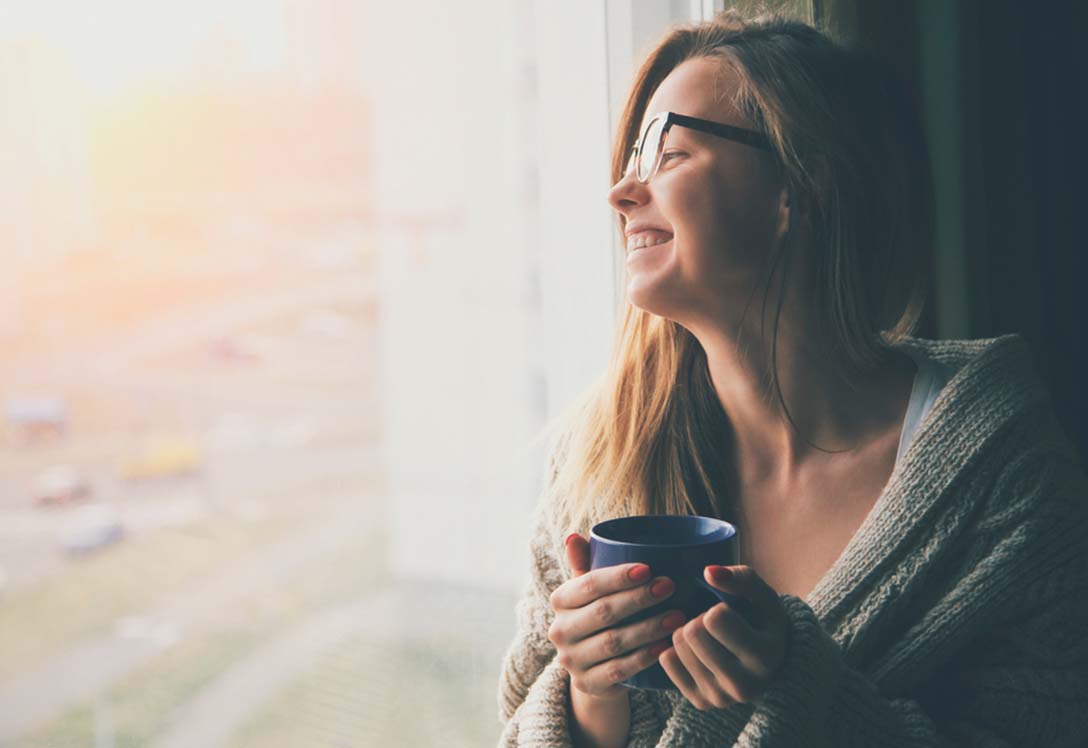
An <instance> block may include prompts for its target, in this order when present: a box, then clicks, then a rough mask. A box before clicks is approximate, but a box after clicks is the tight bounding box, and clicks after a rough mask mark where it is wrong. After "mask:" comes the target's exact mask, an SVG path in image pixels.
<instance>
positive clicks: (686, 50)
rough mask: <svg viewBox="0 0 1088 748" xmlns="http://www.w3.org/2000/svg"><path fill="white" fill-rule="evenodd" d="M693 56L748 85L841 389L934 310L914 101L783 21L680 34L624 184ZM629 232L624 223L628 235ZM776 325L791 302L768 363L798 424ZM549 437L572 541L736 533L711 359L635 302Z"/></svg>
mask: <svg viewBox="0 0 1088 748" xmlns="http://www.w3.org/2000/svg"><path fill="white" fill-rule="evenodd" d="M692 58H712V59H719V60H721V62H722V64H723V65H727V66H729V67H730V68H731V69H732V70H733V71H734V72H735V74H736V76H737V78H738V79H739V89H738V92H737V95H736V98H735V100H734V104H735V105H736V106H737V108H738V110H739V111H740V112H741V113H742V114H743V115H745V116H746V117H747V118H748V119H749V121H750V122H751V123H753V126H754V127H755V128H756V129H757V130H759V131H761V132H763V133H764V134H765V135H766V136H767V137H768V138H769V139H770V141H771V143H772V144H773V147H774V150H775V154H776V157H777V159H778V162H779V166H780V169H781V174H782V177H783V179H784V182H785V185H786V186H787V187H788V189H789V190H790V193H791V195H792V197H793V199H795V200H798V201H799V204H800V205H803V206H804V208H803V209H802V210H801V214H802V215H803V216H804V220H805V221H806V227H805V228H806V229H807V233H806V235H807V237H808V238H809V241H808V242H807V243H806V245H805V247H803V249H804V251H806V252H810V253H812V254H811V257H810V260H811V263H812V265H811V266H812V267H813V269H814V278H813V280H814V289H813V293H814V296H813V314H814V315H815V316H816V317H817V325H818V329H819V330H820V331H821V332H822V334H823V338H822V340H825V341H827V342H828V344H829V354H830V355H831V357H832V359H833V360H834V361H835V363H836V365H837V366H838V368H839V371H840V372H841V373H842V375H843V376H844V377H845V378H847V379H848V380H853V379H855V378H856V377H858V376H864V374H865V372H868V371H871V370H873V369H874V368H876V367H878V366H880V365H881V364H882V363H883V362H884V361H885V360H886V357H887V356H888V351H889V347H890V345H891V344H893V343H894V342H895V341H897V340H899V339H901V338H902V337H903V336H906V335H909V334H911V332H912V331H913V330H914V329H915V326H916V325H917V322H918V319H919V316H920V314H921V310H922V306H923V303H924V299H925V284H926V278H927V275H926V268H927V265H926V262H927V258H928V252H929V248H930V244H931V242H932V231H933V229H932V223H933V218H932V214H933V208H932V203H931V201H932V197H931V195H932V190H931V188H930V174H929V166H928V158H927V155H926V147H925V143H924V138H923V136H922V131H921V126H920V124H919V122H918V118H917V114H916V112H915V111H914V107H913V105H912V102H911V100H910V97H909V95H908V93H907V92H906V89H905V88H904V87H903V86H902V84H901V83H900V82H899V81H898V79H897V78H896V77H895V76H894V75H893V74H892V73H891V71H890V68H889V67H888V66H886V65H883V64H882V63H880V61H879V60H876V59H873V58H871V57H870V56H868V55H866V54H864V53H862V52H860V51H857V50H852V49H848V48H846V47H844V46H842V45H840V44H838V43H836V42H834V41H832V40H831V39H830V38H829V37H828V36H826V35H825V34H823V33H821V32H820V31H818V30H816V29H815V28H813V27H811V26H809V25H807V24H804V23H801V22H799V21H794V20H789V19H787V18H784V17H781V16H777V15H764V16H760V17H757V18H754V19H750V20H746V19H744V18H743V17H741V16H740V14H738V13H737V12H735V11H725V12H723V13H721V14H719V15H718V16H717V17H716V18H714V19H713V20H711V21H707V22H704V23H699V24H688V25H682V26H677V27H674V28H673V29H671V30H670V31H669V33H668V34H667V35H666V36H665V37H664V39H662V41H661V42H660V43H659V44H658V45H657V46H656V47H655V48H654V49H653V50H652V51H651V52H650V54H649V56H648V58H647V59H646V61H645V62H644V63H643V65H642V66H641V68H640V69H639V70H638V73H637V75H636V77H635V81H634V84H633V86H632V90H631V93H630V95H629V97H628V99H627V104H626V107H625V109H624V112H623V116H622V119H621V122H620V126H619V129H618V132H617V135H616V139H615V142H614V144H613V152H612V183H613V184H614V183H616V182H618V181H619V180H620V179H621V178H622V177H623V174H624V170H625V166H626V159H627V156H628V154H629V153H630V151H631V148H632V146H633V145H634V143H635V141H636V139H637V138H638V136H639V127H640V124H641V121H642V118H643V114H644V111H645V108H646V105H647V103H648V101H649V99H650V98H651V96H652V95H653V93H654V92H655V91H656V89H657V88H658V86H659V85H660V84H661V82H662V81H663V80H664V79H665V77H666V76H667V75H668V74H669V73H670V72H671V71H672V70H673V69H674V68H676V67H677V66H678V65H680V64H681V63H682V62H684V61H686V60H689V59H692ZM624 225H625V220H624V218H623V216H620V217H619V229H620V232H621V235H622V232H623V228H624ZM783 247H784V249H783V252H782V254H783V256H776V257H773V258H772V260H771V264H770V266H771V271H770V274H769V275H768V278H767V285H766V287H765V288H764V309H763V311H762V312H761V314H764V315H765V314H766V308H765V307H766V298H767V292H768V291H769V288H770V283H771V277H772V276H773V275H774V269H775V266H777V265H778V264H779V263H781V264H782V268H783V274H782V283H783V284H784V283H785V272H786V270H785V269H786V268H788V266H789V256H788V254H789V250H790V247H789V243H788V242H787V243H784V245H783ZM782 287H783V288H784V285H783V286H782ZM780 312H781V294H780V295H779V303H778V308H777V309H776V310H775V316H774V324H773V328H772V338H771V345H770V347H769V349H768V350H769V361H768V363H769V365H770V367H769V368H770V370H771V371H772V377H773V379H772V385H773V388H774V390H775V392H777V395H778V400H779V402H780V403H781V405H782V408H783V410H784V411H785V413H786V416H787V417H789V411H788V409H787V408H786V407H785V406H786V404H785V401H784V399H783V398H782V393H781V388H780V387H779V384H778V376H777V337H778V335H777V333H778V319H779V315H780ZM790 422H791V423H792V422H793V421H792V418H790ZM795 427H796V425H795ZM548 432H549V433H551V434H552V435H553V436H554V435H556V434H558V435H559V436H558V438H555V439H553V440H552V443H551V447H550V449H551V454H552V463H551V470H550V476H549V478H550V480H549V481H548V485H547V488H546V494H545V496H544V499H545V501H547V502H554V506H553V508H554V509H558V511H559V516H562V517H565V518H566V520H565V521H566V522H567V524H568V528H569V529H579V530H580V531H583V532H584V531H585V530H586V529H588V527H589V526H590V524H591V523H592V522H595V521H599V520H600V519H604V518H608V517H613V516H620V515H623V514H688V513H694V514H703V515H708V516H719V517H725V518H727V519H735V518H734V517H732V516H731V515H732V513H733V512H732V509H731V507H730V506H729V505H728V502H727V497H726V496H724V495H723V494H724V493H726V489H727V488H728V487H729V486H731V485H732V483H731V482H730V481H731V477H732V472H731V471H732V467H731V466H730V464H729V455H730V454H731V450H730V440H731V438H732V435H731V434H732V432H731V428H730V424H729V421H728V419H727V417H726V415H725V412H724V411H723V409H722V407H721V403H720V401H719V400H718V398H717V395H716V392H715V390H714V387H713V385H712V383H711V381H710V375H709V371H708V368H707V363H706V356H705V353H704V351H703V349H702V346H701V345H700V344H699V342H698V341H697V340H696V339H695V337H694V336H693V335H692V334H691V333H690V332H689V331H688V330H686V329H685V328H683V327H682V326H680V325H679V324H677V323H675V322H673V321H671V320H669V319H666V318H663V317H659V316H656V315H654V314H651V313H649V312H646V311H644V310H642V309H639V308H638V307H635V306H634V305H632V304H627V305H626V310H625V312H624V314H623V318H622V323H621V325H620V326H619V330H618V335H617V338H616V341H615V344H614V348H613V352H612V356H611V359H610V363H609V366H608V368H607V371H606V372H604V374H603V375H602V377H601V378H600V379H599V380H598V381H597V382H596V383H595V385H594V386H593V387H592V388H590V389H589V390H588V391H587V392H586V393H585V394H584V396H583V397H582V398H581V399H580V400H579V401H578V402H577V403H575V404H574V406H573V407H572V408H570V409H569V410H568V411H567V412H566V413H564V414H562V415H561V416H560V418H559V419H557V420H556V421H555V422H553V423H552V424H551V425H550V427H549V429H548Z"/></svg>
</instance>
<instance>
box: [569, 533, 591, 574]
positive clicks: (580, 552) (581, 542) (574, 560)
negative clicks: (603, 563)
mask: <svg viewBox="0 0 1088 748" xmlns="http://www.w3.org/2000/svg"><path fill="white" fill-rule="evenodd" d="M564 544H565V545H566V547H567V563H568V564H570V569H571V574H572V575H573V576H576V577H580V576H582V575H583V574H585V573H586V572H587V571H589V543H588V542H586V539H585V538H583V537H582V536H581V535H579V534H578V533H576V532H573V533H571V534H570V535H568V536H567V539H566V540H565V541H564Z"/></svg>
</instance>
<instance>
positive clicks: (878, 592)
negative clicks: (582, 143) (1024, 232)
mask: <svg viewBox="0 0 1088 748" xmlns="http://www.w3.org/2000/svg"><path fill="white" fill-rule="evenodd" d="M881 71H882V68H881V67H880V66H878V65H876V64H875V63H874V62H873V61H872V60H867V59H865V58H863V57H861V56H860V55H858V54H857V53H854V52H850V51H847V50H845V49H843V48H841V47H839V46H837V45H835V44H834V43H832V42H831V41H829V40H828V39H827V38H826V37H824V36H823V35H821V34H820V33H819V32H817V31H815V30H813V29H812V28H810V27H808V26H805V25H803V24H799V23H795V22H789V21H785V20H782V19H777V18H770V17H766V18H761V19H756V20H754V21H752V22H745V21H743V20H742V19H741V18H740V17H739V16H737V15H735V14H733V13H725V14H722V15H721V16H719V17H718V18H717V19H715V20H714V21H713V22H709V23H706V24H701V25H698V26H692V27H682V28H678V29H676V30H674V31H673V32H671V33H670V34H669V35H668V36H667V37H666V38H665V39H664V40H663V41H662V42H661V44H660V45H659V46H658V47H657V48H656V49H655V50H654V51H653V52H652V53H651V54H650V56H649V58H648V60H647V61H646V62H645V64H644V65H643V67H642V68H641V70H640V72H639V74H638V76H637V78H636V81H635V84H634V87H633V91H632V93H631V96H630V98H629V101H628V105H627V108H626V111H625V114H624V119H623V124H622V126H621V128H620V132H619V137H618V141H617V148H616V150H615V157H614V159H613V176H614V178H615V186H614V187H613V188H612V190H611V192H610V194H609V202H610V203H611V205H612V207H613V208H614V209H615V210H616V211H617V214H618V217H619V221H620V226H621V229H622V230H623V231H624V234H625V236H626V238H627V270H628V287H627V296H628V301H629V302H630V303H629V305H628V308H627V311H626V317H625V319H624V322H623V327H622V330H621V334H620V337H619V340H618V343H617V348H616V351H615V354H614V356H613V360H612V364H611V366H610V369H609V371H608V373H607V375H606V377H605V378H604V379H603V380H602V381H601V383H600V385H599V386H598V387H597V388H595V389H594V390H593V391H592V392H590V393H589V394H588V396H587V399H586V400H585V401H584V402H583V403H582V404H581V405H580V406H579V407H578V408H577V409H576V410H575V411H574V412H573V414H572V416H571V417H570V419H569V420H568V421H566V422H565V424H564V429H563V438H562V439H561V440H560V442H559V444H558V445H557V446H556V447H555V450H554V452H553V455H554V456H553V471H552V472H553V474H552V480H551V481H550V483H549V486H548V490H547V493H546V495H545V496H544V499H543V501H542V502H541V506H540V511H539V512H538V516H537V518H536V519H537V521H536V527H535V531H534V536H533V540H532V548H531V551H532V578H531V580H530V584H529V587H528V589H527V591H526V593H525V596H524V597H523V599H522V600H521V601H520V603H519V605H518V621H519V630H518V633H517V636H516V638H515V640H514V642H513V644H512V645H511V647H510V650H509V652H508V654H507V656H506V658H505V661H504V663H503V675H502V681H501V683H500V689H499V702H500V707H501V710H500V716H501V718H502V719H503V721H504V722H505V730H504V732H503V736H502V739H501V744H503V745H506V746H521V745H534V746H572V745H574V746H625V745H632V746H685V748H691V747H692V746H716V747H717V746H728V745H744V746H768V747H773V748H778V746H782V747H785V746H797V745H809V744H812V745H835V746H852V745H857V746H871V745H890V746H906V745H911V746H937V745H987V746H1004V745H1009V746H1013V745H1016V746H1023V745H1046V746H1064V745H1069V746H1073V745H1077V746H1083V745H1085V744H1088V641H1086V637H1085V633H1084V632H1086V631H1088V604H1086V602H1085V597H1086V596H1085V594H1084V593H1085V592H1086V591H1088V568H1086V566H1088V490H1086V481H1085V479H1084V474H1083V472H1082V471H1081V469H1080V467H1079V465H1078V463H1077V460H1076V458H1075V456H1074V454H1073V452H1072V450H1071V448H1070V446H1069V444H1068V442H1067V441H1066V440H1065V438H1064V436H1063V435H1062V433H1061V431H1060V429H1059V428H1058V427H1057V425H1056V422H1055V420H1054V418H1053V413H1052V408H1051V406H1050V402H1049V398H1048V396H1047V393H1046V392H1045V390H1044V389H1043V388H1042V386H1041V385H1040V383H1039V381H1038V379H1037V377H1036V375H1035V374H1034V372H1033V370H1032V367H1031V361H1030V356H1029V353H1028V351H1027V348H1026V346H1025V344H1024V342H1023V341H1022V340H1021V339H1020V338H1019V337H1017V336H1005V337H1002V338H997V339H993V340H968V341H940V342H938V341H931V340H924V339H921V338H916V337H912V336H911V335H910V333H911V332H912V331H913V329H914V327H915V325H916V322H917V318H918V314H919V309H920V308H921V304H922V300H923V296H924V284H923V280H924V278H925V277H926V268H925V266H924V263H923V261H922V260H921V258H923V257H924V256H925V252H924V251H922V250H923V249H924V248H925V247H926V246H927V243H928V242H929V241H930V234H931V224H932V221H931V208H930V204H929V202H928V197H927V196H928V195H929V192H928V171H927V169H926V166H925V164H926V160H925V154H924V146H923V144H922V139H921V136H920V135H919V128H918V125H917V122H916V120H915V118H914V116H913V114H912V113H911V111H910V108H909V107H908V106H906V104H905V101H906V97H905V96H904V95H903V93H902V91H901V90H900V89H898V88H897V87H896V86H895V85H894V83H893V80H892V79H891V78H890V77H889V76H887V75H886V74H884V73H883V72H881ZM753 303H755V308H754V309H753V306H752V305H753ZM665 513H677V514H683V513H690V514H702V515H707V516H715V517H722V518H724V519H727V520H729V521H731V522H733V523H735V524H736V525H737V527H738V530H739V534H738V536H739V538H740V539H741V545H740V563H739V564H737V565H736V566H732V567H708V568H707V570H706V579H707V581H708V582H709V583H711V584H713V585H715V586H716V587H718V588H719V589H722V590H724V591H728V592H732V593H734V594H739V595H742V596H745V597H747V598H749V600H750V601H751V602H752V604H753V606H754V608H755V610H756V615H755V616H754V617H753V618H752V620H751V621H746V620H745V619H743V618H741V617H739V616H738V615H737V614H736V612H735V611H733V610H731V609H729V607H728V606H726V605H724V604H721V605H717V606H715V607H714V608H711V609H710V610H709V611H707V612H706V613H704V614H703V615H701V616H699V617H697V618H695V619H693V620H690V621H683V620H677V618H678V617H677V616H676V615H670V614H662V615H660V616H656V617H655V618H652V619H650V620H648V621H644V622H640V623H637V624H631V625H626V626H615V625H613V624H615V623H616V622H617V621H619V620H621V619H623V618H626V617H627V616H630V615H631V614H633V613H636V612H638V611H639V610H642V609H644V608H646V607H649V606H650V605H653V604H656V603H658V602H660V600H661V599H662V598H663V597H667V596H668V595H669V594H671V591H672V588H671V583H670V581H669V580H667V579H664V578H661V579H653V578H652V570H651V569H647V568H646V567H645V566H641V567H639V566H636V565H628V566H623V567H612V568H607V569H598V570H595V571H589V570H588V567H589V559H588V545H587V541H586V536H587V534H588V529H589V527H590V526H591V525H592V524H593V523H595V522H597V521H600V520H602V519H606V518H609V517H615V516H624V515H631V514H665ZM564 540H566V543H564ZM681 618H682V616H681ZM654 662H660V663H661V665H662V667H663V668H664V670H665V672H666V673H668V675H669V677H670V678H671V679H672V681H673V682H674V683H675V684H676V686H677V688H678V691H676V692H665V691H660V692H659V691H649V690H638V689H628V688H626V687H624V686H623V685H621V683H620V682H621V681H622V680H624V679H625V678H628V677H630V676H631V675H633V674H634V673H635V672H638V671H640V670H642V669H644V668H646V667H648V666H650V665H652V664H653V663H654Z"/></svg>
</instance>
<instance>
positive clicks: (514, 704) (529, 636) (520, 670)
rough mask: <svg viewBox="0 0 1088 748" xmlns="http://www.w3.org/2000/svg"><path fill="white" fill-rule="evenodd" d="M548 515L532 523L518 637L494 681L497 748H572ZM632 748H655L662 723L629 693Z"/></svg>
mask: <svg viewBox="0 0 1088 748" xmlns="http://www.w3.org/2000/svg"><path fill="white" fill-rule="evenodd" d="M556 537H557V534H556V533H554V532H553V531H552V529H551V522H549V520H548V517H547V515H546V514H545V513H544V512H543V511H542V510H541V511H538V512H537V515H536V517H535V520H534V526H533V531H532V535H531V538H530V542H529V557H530V575H529V581H528V583H527V584H526V587H525V591H524V593H523V594H522V596H521V598H520V599H519V601H518V603H517V608H516V611H517V632H516V634H515V636H514V640H513V642H512V643H511V645H510V647H509V649H508V650H507V653H506V655H505V657H504V658H503V664H502V672H501V675H500V678H499V689H498V705H499V720H500V721H501V722H502V723H503V731H502V734H501V736H500V738H499V746H500V747H501V748H516V747H518V746H530V745H531V746H534V747H535V748H573V743H572V739H571V731H570V722H569V719H570V676H569V674H568V673H567V671H566V670H565V669H564V668H563V667H562V666H561V665H560V664H559V662H558V660H556V650H555V645H553V644H552V642H551V640H550V639H548V628H549V627H550V626H551V624H552V621H553V620H554V618H555V614H554V611H553V610H552V607H551V602H550V599H549V598H550V596H551V593H552V591H553V590H555V589H556V588H557V587H558V586H559V585H560V584H562V583H563V582H564V581H565V580H566V579H568V578H569V570H568V569H567V566H566V564H565V563H561V562H560V560H559V557H558V553H559V547H560V546H559V541H557V540H556ZM630 695H631V729H630V732H629V743H628V744H629V746H631V748H651V747H652V746H654V745H656V744H657V736H659V735H660V733H661V727H662V721H661V719H660V718H659V712H658V711H657V706H656V705H655V704H654V703H653V702H652V699H651V697H650V696H649V695H648V694H646V693H643V692H641V691H637V690H634V689H632V690H631V694H630Z"/></svg>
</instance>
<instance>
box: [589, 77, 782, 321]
mask: <svg viewBox="0 0 1088 748" xmlns="http://www.w3.org/2000/svg"><path fill="white" fill-rule="evenodd" d="M736 85H737V81H736V77H735V74H734V73H733V71H732V70H731V69H730V68H729V66H728V65H727V64H725V63H724V62H723V61H721V60H715V59H708V58H698V59H693V60H688V61H686V62H684V63H683V64H681V65H679V66H677V67H676V68H675V69H674V70H673V71H672V72H671V73H670V74H669V75H668V77H666V78H665V80H664V81H662V83H661V85H660V86H659V87H658V89H657V91H655V92H654V95H653V97H652V98H651V99H650V101H649V103H648V105H647V107H646V113H645V116H644V117H643V120H642V128H645V125H646V123H647V122H648V121H649V120H650V118H651V117H653V116H654V115H655V114H657V113H659V112H666V111H671V112H676V113H678V114H687V115H690V116H694V117H701V118H703V119H708V120H713V121H715V122H721V123H724V124H728V125H734V126H737V127H744V128H747V129H751V128H752V123H751V122H749V121H746V120H745V118H744V117H742V116H741V115H740V113H739V112H738V111H737V109H736V108H735V107H734V106H733V104H732V103H731V99H732V96H733V93H734V92H735V91H736ZM641 131H642V130H641V129H640V132H641ZM661 150H662V157H661V158H662V161H661V165H660V167H659V168H658V170H657V172H656V173H655V174H654V175H653V177H652V178H651V179H650V183H649V184H641V183H640V182H639V181H638V180H637V179H636V178H635V176H634V174H628V175H626V176H625V177H624V178H623V179H621V180H620V181H619V182H618V183H617V184H616V185H615V186H614V187H613V188H612V189H611V191H610V192H609V195H608V201H609V203H611V205H612V207H614V208H615V209H616V210H617V211H619V212H620V213H621V214H623V216H624V217H625V218H626V224H627V237H626V241H627V247H626V249H627V271H628V286H627V292H628V298H629V299H630V301H631V303H632V304H634V305H635V306H637V307H639V308H641V309H644V310H646V311H648V312H652V313H653V314H657V315H659V316H662V317H667V318H669V319H672V320H674V321H676V322H678V323H680V324H683V325H684V326H685V327H688V328H689V329H691V328H692V327H693V326H695V327H697V326H700V324H701V323H702V324H705V323H706V322H707V321H711V322H714V321H717V322H718V323H722V322H727V321H730V320H732V321H733V322H736V321H738V320H739V318H740V315H741V312H742V311H743V309H744V307H745V305H746V304H747V302H748V299H749V297H750V295H751V293H752V291H753V289H754V288H756V287H757V285H761V284H762V283H763V282H764V281H765V275H766V272H767V270H768V269H769V266H768V264H767V261H768V259H769V258H770V256H771V254H772V250H773V248H774V245H775V242H776V241H777V240H778V239H779V238H780V237H781V235H782V234H783V233H784V231H785V227H786V223H787V220H788V213H789V205H788V201H787V199H786V193H785V191H784V190H783V188H782V182H781V179H780V178H779V177H778V176H777V173H776V169H775V165H774V158H773V156H772V155H771V154H770V153H768V152H767V151H762V150H759V149H757V148H753V147H751V146H748V145H744V144H742V143H737V142H734V141H731V140H724V139H722V138H718V137H716V136H714V135H710V134H708V133H703V132H699V131H697V130H692V129H689V128H686V127H681V126H679V125H673V126H672V128H670V130H669V133H668V137H667V138H666V140H665V143H664V145H663V146H662V149H661ZM644 230H645V233H644ZM640 234H643V235H645V236H650V237H653V238H667V239H668V241H666V242H665V243H663V244H658V245H656V246H649V247H647V248H645V249H641V250H639V251H638V252H633V245H634V240H635V238H636V237H638V236H639V235H640Z"/></svg>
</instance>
